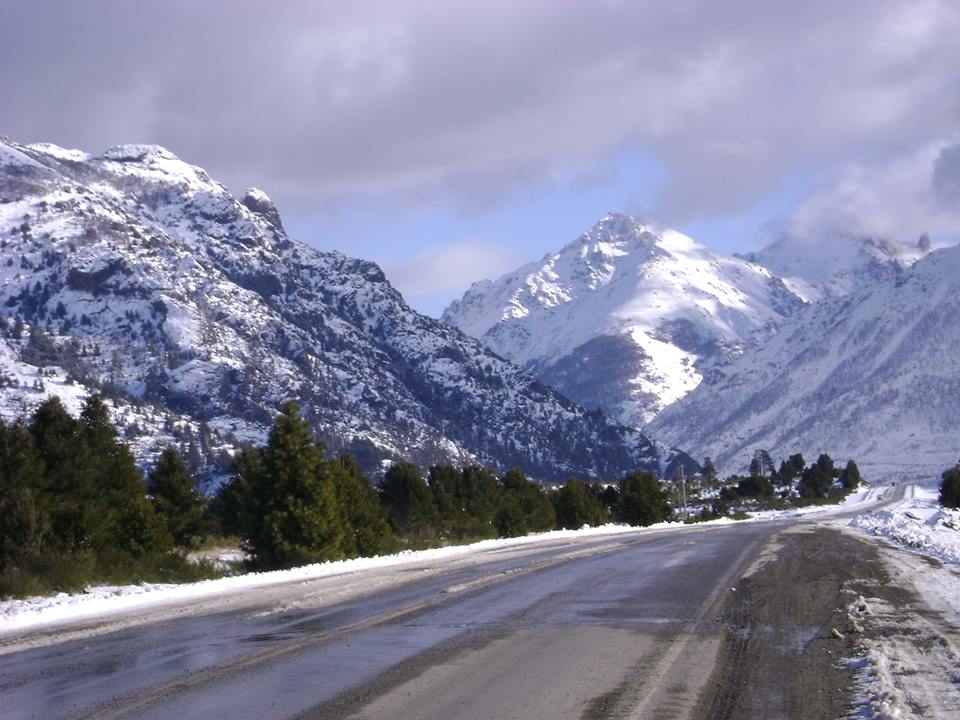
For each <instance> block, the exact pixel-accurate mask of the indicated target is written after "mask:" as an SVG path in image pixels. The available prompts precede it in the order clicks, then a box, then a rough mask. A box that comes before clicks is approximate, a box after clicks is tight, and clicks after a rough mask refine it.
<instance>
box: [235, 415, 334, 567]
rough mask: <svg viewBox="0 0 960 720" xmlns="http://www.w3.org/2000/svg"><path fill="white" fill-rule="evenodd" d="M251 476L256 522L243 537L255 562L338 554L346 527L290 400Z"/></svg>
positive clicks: (288, 563)
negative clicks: (256, 471)
mask: <svg viewBox="0 0 960 720" xmlns="http://www.w3.org/2000/svg"><path fill="white" fill-rule="evenodd" d="M256 480H257V483H256V485H255V486H254V487H252V488H251V493H252V499H253V507H254V508H255V513H254V517H257V518H259V522H256V523H254V524H253V525H252V527H251V528H250V530H251V532H250V537H249V539H248V542H249V549H250V550H251V552H252V553H253V555H254V564H255V565H257V566H259V567H266V568H282V567H292V566H294V565H298V564H304V563H310V562H319V561H322V560H331V559H336V558H339V557H342V554H343V552H342V545H343V539H344V535H345V534H346V530H347V528H346V523H345V522H344V520H343V518H342V517H341V513H340V508H339V507H338V505H337V495H336V488H335V487H334V484H333V482H332V478H331V477H330V476H329V475H328V474H326V473H324V472H323V450H322V448H321V447H319V446H318V445H317V443H316V442H315V441H314V439H313V432H312V431H311V429H310V425H309V424H308V423H307V422H306V421H305V420H303V419H302V418H301V417H300V413H299V410H298V408H297V404H296V403H295V402H292V401H290V402H287V403H285V404H284V405H283V407H282V408H281V409H280V415H279V417H278V418H277V420H276V421H275V422H274V425H273V428H272V429H271V431H270V437H269V439H268V441H267V448H266V451H265V452H264V456H263V471H262V472H261V473H259V474H258V476H257V477H256Z"/></svg>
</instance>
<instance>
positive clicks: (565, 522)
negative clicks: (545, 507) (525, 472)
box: [553, 478, 606, 530]
mask: <svg viewBox="0 0 960 720" xmlns="http://www.w3.org/2000/svg"><path fill="white" fill-rule="evenodd" d="M553 501H554V511H555V512H556V516H557V526H558V527H559V528H562V529H564V530H579V529H580V528H581V527H583V526H584V525H591V526H596V525H602V524H603V523H604V522H606V517H605V516H604V512H603V509H602V508H601V507H600V504H599V503H598V502H597V500H596V498H595V497H594V496H593V495H592V494H591V493H590V490H589V489H588V488H587V486H586V485H584V484H583V483H582V482H580V481H579V480H577V479H576V478H570V480H568V481H567V483H566V484H565V485H564V486H563V487H562V488H560V489H559V490H558V491H557V492H556V493H554V496H553Z"/></svg>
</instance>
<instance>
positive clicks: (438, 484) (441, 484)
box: [429, 465, 466, 536]
mask: <svg viewBox="0 0 960 720" xmlns="http://www.w3.org/2000/svg"><path fill="white" fill-rule="evenodd" d="M429 478H430V480H429V486H430V494H431V496H432V497H433V503H434V506H435V507H436V509H437V515H438V517H439V528H440V531H441V532H442V533H443V534H444V535H447V536H458V535H459V534H460V530H459V529H460V528H461V526H462V524H463V519H464V515H465V514H466V508H464V506H463V502H462V501H461V495H462V492H461V490H460V483H461V480H462V478H463V476H462V475H461V474H460V471H459V470H458V469H457V468H455V467H453V466H452V465H434V466H433V467H431V468H430V473H429Z"/></svg>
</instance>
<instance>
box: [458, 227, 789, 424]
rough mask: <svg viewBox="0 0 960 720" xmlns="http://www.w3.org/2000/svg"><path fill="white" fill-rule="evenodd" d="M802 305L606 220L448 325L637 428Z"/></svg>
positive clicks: (775, 286) (510, 277)
mask: <svg viewBox="0 0 960 720" xmlns="http://www.w3.org/2000/svg"><path fill="white" fill-rule="evenodd" d="M801 303H802V301H801V300H800V299H799V298H798V297H796V296H795V295H793V294H792V293H791V292H790V291H789V290H788V289H787V288H786V287H785V286H784V284H783V283H782V282H780V281H779V280H778V279H777V278H774V277H773V276H772V275H771V274H770V273H769V272H768V271H767V270H765V269H764V268H761V267H759V266H757V265H754V264H751V263H748V262H745V261H743V260H740V259H737V258H733V257H730V256H726V255H723V254H722V253H718V252H714V251H712V250H710V249H709V248H707V247H705V246H703V245H700V244H699V243H696V242H695V241H694V240H692V239H691V238H689V237H687V236H686V235H683V234H682V233H679V232H677V231H675V230H670V229H668V228H664V227H662V226H660V225H657V224H656V223H653V222H651V221H650V220H647V219H642V218H637V217H634V216H631V215H627V214H624V213H608V214H607V215H605V216H604V217H603V218H601V219H600V220H599V221H598V222H597V223H596V224H595V225H593V227H591V228H590V229H588V230H587V231H586V232H584V233H583V234H582V235H580V236H579V237H578V238H577V239H576V240H574V241H573V242H571V243H569V244H568V245H566V246H565V247H564V248H563V249H562V250H560V251H559V252H556V253H548V254H547V255H546V256H544V258H543V259H542V260H540V261H537V262H533V263H529V264H527V265H524V266H523V267H521V268H519V269H517V270H515V271H514V272H512V273H508V274H506V275H504V276H502V277H501V278H499V279H498V280H496V281H494V282H492V283H483V284H475V285H473V286H472V287H471V288H470V290H468V291H467V293H466V294H465V295H464V296H463V298H462V299H461V300H459V301H456V302H454V303H452V304H451V305H450V307H448V308H447V310H446V311H445V312H444V315H443V320H444V321H445V322H448V323H451V324H453V325H456V326H457V327H459V328H460V329H461V330H463V331H464V332H467V333H469V334H471V335H474V336H475V337H478V338H481V339H483V340H484V341H485V342H486V343H487V344H489V345H490V346H491V347H492V348H493V349H494V350H495V351H496V352H498V353H500V354H501V355H504V356H505V357H508V358H510V359H512V360H514V361H515V362H519V363H522V364H524V365H526V366H527V367H528V368H530V369H531V370H532V371H533V372H534V373H536V374H537V375H538V376H539V377H540V378H541V380H543V381H545V382H547V383H548V384H553V385H554V386H555V387H558V388H559V389H560V390H561V391H562V392H564V393H565V394H566V395H568V396H569V397H571V398H573V399H574V400H576V401H577V402H581V403H584V404H585V405H587V406H588V407H600V408H602V409H604V410H606V411H608V412H610V413H611V414H613V415H614V416H615V417H617V418H618V419H620V420H621V421H622V422H625V423H627V424H629V425H635V426H639V425H642V424H643V423H645V422H646V421H647V420H649V419H650V417H652V415H653V414H655V413H656V412H658V411H659V409H660V408H662V407H664V406H665V405H666V404H669V403H670V402H673V401H674V400H675V399H677V398H678V397H681V396H682V395H683V394H684V393H686V392H688V391H689V390H690V389H692V388H693V387H696V385H697V383H699V381H700V378H701V371H700V370H699V369H698V367H699V366H701V365H704V364H705V363H707V362H708V360H709V358H711V357H716V356H721V355H723V354H724V353H727V352H739V349H740V347H741V345H742V344H743V343H744V342H746V341H747V339H748V338H749V337H751V336H752V335H753V333H754V331H756V330H758V329H762V328H766V327H768V326H770V325H772V324H775V323H777V322H779V321H780V320H782V319H783V317H784V316H785V315H786V314H788V313H790V312H791V311H792V309H793V308H795V307H796V306H797V305H799V304H801Z"/></svg>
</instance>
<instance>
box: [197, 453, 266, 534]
mask: <svg viewBox="0 0 960 720" xmlns="http://www.w3.org/2000/svg"><path fill="white" fill-rule="evenodd" d="M262 472H263V449H262V448H254V447H250V446H244V447H243V448H241V449H240V452H239V453H237V455H236V456H235V457H234V458H233V461H232V462H231V463H230V479H229V480H228V481H227V482H226V483H224V484H223V485H222V486H221V487H220V489H219V490H218V491H217V494H216V496H215V497H214V498H213V501H212V502H211V503H210V516H211V519H212V520H213V521H214V522H215V523H218V524H219V526H220V528H219V529H220V532H221V533H224V534H226V535H236V536H238V537H240V538H241V539H242V540H249V538H250V536H251V534H252V533H253V528H254V525H255V524H256V523H258V522H259V517H258V516H257V514H256V513H257V507H256V498H255V497H254V496H253V488H257V487H260V486H261V483H262V480H261V479H260V474H261V473H262Z"/></svg>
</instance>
